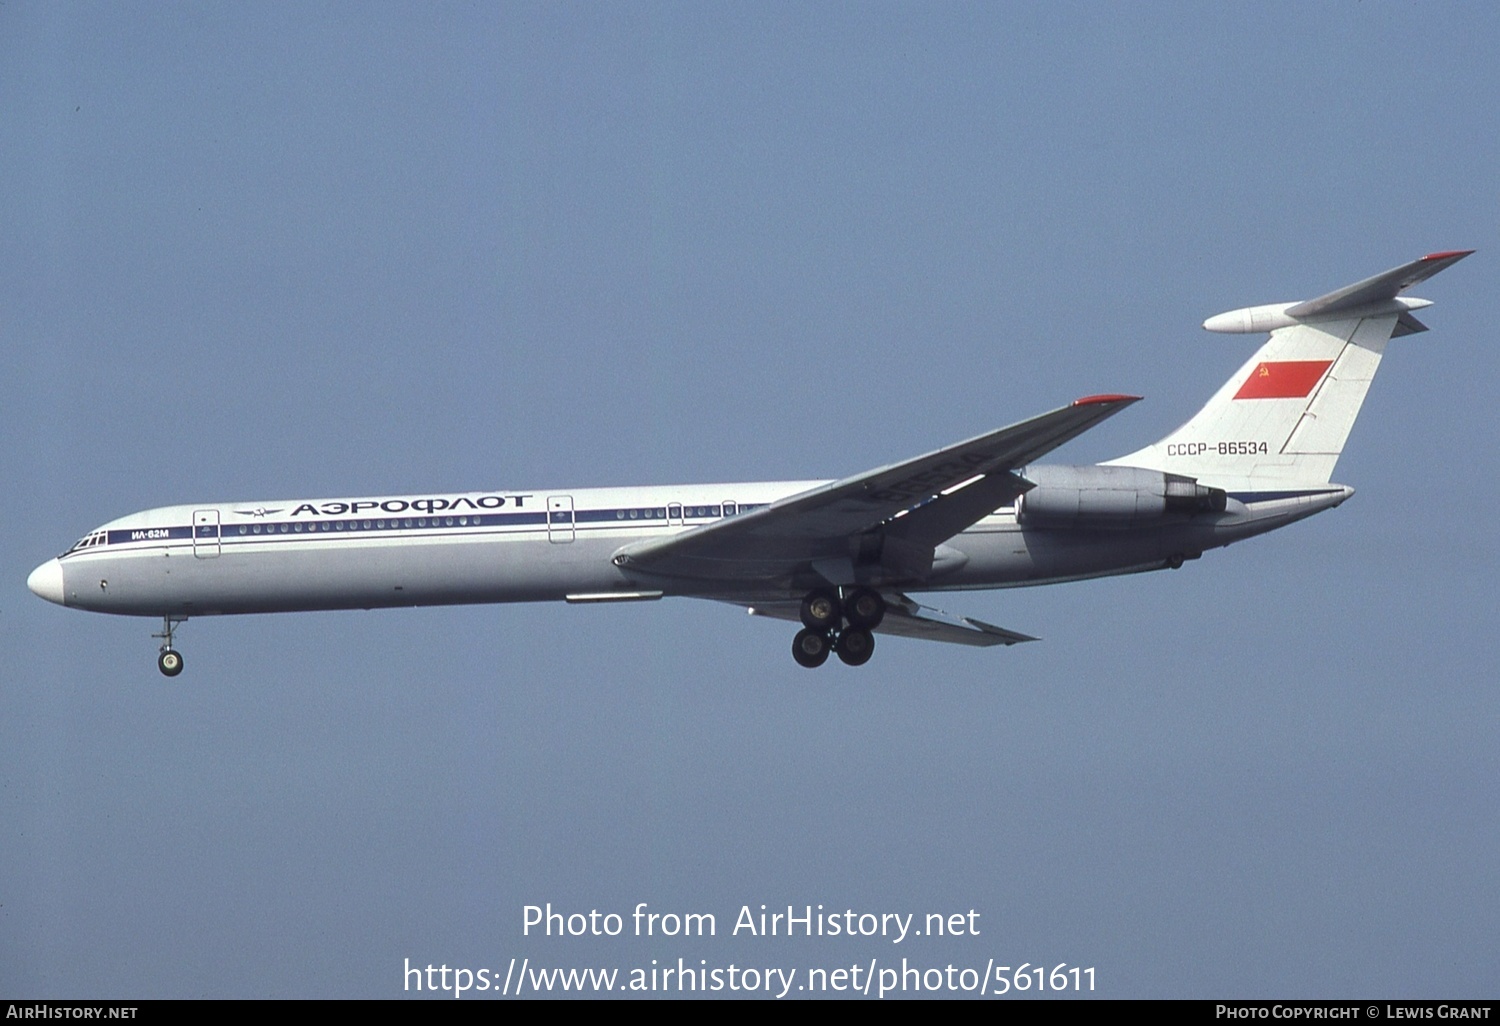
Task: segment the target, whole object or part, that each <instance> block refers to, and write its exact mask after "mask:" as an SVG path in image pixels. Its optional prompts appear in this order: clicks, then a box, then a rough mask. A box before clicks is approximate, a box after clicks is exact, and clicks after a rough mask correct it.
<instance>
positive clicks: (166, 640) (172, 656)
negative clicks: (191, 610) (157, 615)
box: [151, 616, 187, 677]
mask: <svg viewBox="0 0 1500 1026" xmlns="http://www.w3.org/2000/svg"><path fill="white" fill-rule="evenodd" d="M180 623H187V617H185V616H164V617H162V618H161V633H160V634H153V635H151V636H152V637H153V638H160V639H161V651H160V653H159V654H158V655H157V657H156V668H157V669H158V670H160V671H161V672H162V676H164V677H175V676H177V675H178V674H179V673H181V672H182V653H181V652H179V651H177V650H176V649H175V648H173V647H172V637H173V635H174V634H176V633H177V625H178V624H180Z"/></svg>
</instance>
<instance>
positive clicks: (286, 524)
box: [66, 503, 766, 555]
mask: <svg viewBox="0 0 1500 1026" xmlns="http://www.w3.org/2000/svg"><path fill="white" fill-rule="evenodd" d="M765 505H766V504H765V503H746V504H744V505H741V506H740V507H739V509H740V512H742V513H745V512H749V511H750V510H752V509H761V508H762V507H763V506H765ZM722 515H723V508H722V507H721V506H684V507H683V510H682V516H683V520H684V521H685V522H686V523H688V524H691V523H693V522H694V521H706V520H716V519H719V518H720V517H721V516H722ZM667 519H668V518H667V507H666V506H635V507H623V508H619V509H593V510H577V511H554V512H553V513H552V520H551V523H552V524H553V525H554V526H556V525H559V524H567V523H574V522H576V523H597V524H614V525H617V526H619V525H626V524H649V525H651V526H656V525H658V524H660V525H663V526H665V525H666V524H667ZM547 524H548V515H547V514H546V513H545V512H542V511H537V512H526V513H477V514H474V513H471V514H463V515H459V516H447V515H442V516H420V517H405V516H379V517H358V518H347V517H338V518H324V517H319V518H317V519H314V518H311V517H309V518H307V519H299V520H257V521H251V522H248V523H240V524H224V525H201V526H199V527H197V528H193V527H191V526H188V527H183V526H176V527H130V528H123V529H118V528H117V529H115V530H111V531H109V532H108V534H107V539H106V544H108V545H130V544H136V545H139V544H143V543H144V544H152V543H157V542H168V541H183V540H187V541H191V540H193V539H194V538H195V537H196V538H198V539H200V540H201V539H206V538H222V539H225V540H234V539H241V538H243V539H244V540H245V541H247V542H251V541H271V540H273V539H274V540H276V541H296V540H298V539H302V538H308V537H316V538H338V537H348V536H350V535H363V534H369V533H372V532H373V533H376V534H390V533H392V532H401V533H404V532H407V531H433V530H441V531H448V530H468V529H472V528H475V527H489V528H497V527H498V528H507V527H544V526H546V525H547ZM674 526H675V525H674ZM257 528H259V530H258V531H257V530H256V529H257ZM86 551H89V549H88V548H81V549H73V550H71V551H70V552H69V553H66V554H67V555H71V554H72V552H86Z"/></svg>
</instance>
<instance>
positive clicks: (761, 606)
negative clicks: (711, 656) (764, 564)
mask: <svg viewBox="0 0 1500 1026" xmlns="http://www.w3.org/2000/svg"><path fill="white" fill-rule="evenodd" d="M885 600H886V607H885V618H884V619H882V620H881V621H880V626H879V627H876V628H875V633H876V634H893V635H896V636H897V637H902V638H922V639H926V640H927V641H945V642H948V643H949V644H952V645H972V646H975V647H979V648H988V647H989V646H991V645H1015V644H1019V643H1020V642H1022V641H1036V640H1037V639H1036V638H1033V637H1032V636H1031V635H1029V634H1017V633H1016V632H1015V631H1008V630H1006V629H1005V628H1004V627H996V626H995V625H994V624H991V623H985V622H984V621H982V620H972V619H970V618H969V617H967V616H958V615H957V614H954V613H945V612H943V611H942V610H941V609H933V608H932V607H931V606H924V605H922V604H921V603H919V602H917V601H916V600H915V599H913V598H911V597H910V596H908V595H902V594H900V593H899V592H887V593H886V595H885ZM746 608H747V609H749V610H750V612H751V614H752V615H754V616H769V617H772V618H774V619H777V620H791V621H792V622H793V623H800V622H801V613H800V609H801V604H800V603H799V602H790V601H788V602H757V603H755V604H754V605H751V606H747V607H746Z"/></svg>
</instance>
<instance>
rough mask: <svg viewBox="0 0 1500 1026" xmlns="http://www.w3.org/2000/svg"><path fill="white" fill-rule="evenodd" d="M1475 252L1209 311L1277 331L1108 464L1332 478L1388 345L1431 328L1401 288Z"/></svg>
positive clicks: (1234, 322)
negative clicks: (1170, 425)
mask: <svg viewBox="0 0 1500 1026" xmlns="http://www.w3.org/2000/svg"><path fill="white" fill-rule="evenodd" d="M1468 253H1469V251H1461V252H1448V253H1434V254H1432V255H1431V256H1427V257H1423V258H1422V259H1421V260H1416V261H1413V262H1412V263H1409V264H1403V265H1402V266H1401V267H1397V268H1394V269H1393V270H1390V271H1387V272H1385V273H1384V274H1380V275H1376V276H1375V277H1373V278H1368V279H1365V280H1364V281H1361V282H1356V283H1355V284H1354V285H1350V286H1346V287H1345V288H1342V289H1339V290H1337V291H1335V292H1331V293H1328V294H1327V295H1325V296H1320V297H1318V298H1317V299H1311V300H1307V301H1306V302H1302V303H1295V304H1277V305H1274V306H1261V307H1249V308H1246V309H1244V310H1235V311H1231V312H1229V313H1224V314H1219V315H1218V316H1217V317H1211V318H1209V319H1208V320H1207V321H1205V322H1204V327H1205V328H1208V329H1209V330H1210V331H1227V332H1250V331H1267V330H1269V331H1270V332H1271V337H1270V339H1268V340H1267V341H1266V343H1265V344H1264V345H1262V346H1261V347H1260V350H1259V351H1258V352H1257V353H1256V354H1255V355H1254V356H1252V357H1251V358H1250V359H1249V360H1248V361H1247V362H1246V363H1245V365H1244V366H1242V367H1241V368H1240V369H1239V370H1238V371H1236V372H1235V374H1234V376H1233V377H1231V378H1230V379H1229V380H1228V381H1226V382H1225V383H1224V386H1223V387H1222V388H1220V389H1219V391H1218V392H1217V393H1215V394H1214V397H1213V398H1212V399H1210V400H1209V401H1208V403H1207V404H1206V405H1205V406H1204V407H1203V409H1201V410H1199V411H1198V413H1197V414H1196V415H1195V416H1194V417H1193V418H1192V419H1191V420H1189V421H1188V422H1187V423H1186V424H1184V425H1183V426H1182V427H1180V428H1178V429H1177V430H1176V431H1174V432H1172V433H1171V434H1170V435H1168V436H1167V437H1166V438H1163V439H1162V440H1161V441H1159V442H1156V443H1155V444H1153V445H1148V446H1147V447H1146V448H1144V449H1141V450H1139V451H1137V452H1133V453H1131V454H1130V455H1128V456H1122V457H1120V458H1119V459H1116V460H1110V461H1109V463H1110V464H1113V465H1119V466H1131V467H1146V468H1149V469H1152V470H1161V471H1166V472H1169V473H1174V474H1184V475H1187V476H1190V477H1194V478H1199V479H1202V480H1204V481H1205V482H1207V483H1210V484H1215V485H1219V486H1220V487H1231V488H1234V487H1245V488H1265V487H1273V488H1274V487H1281V486H1288V485H1309V484H1325V483H1327V482H1328V481H1330V480H1331V479H1332V475H1333V468H1334V465H1335V464H1336V463H1337V462H1338V458H1339V455H1340V453H1342V452H1343V450H1344V443H1345V442H1346V441H1347V440H1348V438H1349V431H1350V429H1351V428H1353V426H1354V420H1355V418H1356V417H1357V416H1359V410H1360V406H1361V405H1363V403H1364V401H1365V395H1366V394H1367V393H1368V392H1369V390H1370V382H1371V381H1373V380H1374V378H1375V371H1376V369H1377V368H1378V367H1379V366H1380V358H1381V356H1383V355H1384V353H1385V347H1386V343H1387V342H1388V341H1390V339H1391V337H1392V336H1393V335H1405V334H1411V333H1413V332H1415V331H1422V330H1425V326H1424V325H1422V324H1421V322H1420V321H1417V320H1416V318H1415V317H1413V316H1412V314H1411V312H1412V311H1413V310H1418V309H1421V308H1423V307H1426V306H1429V305H1431V304H1430V303H1428V302H1427V301H1426V300H1421V299H1408V298H1397V294H1398V293H1399V292H1400V291H1401V290H1403V289H1405V288H1407V287H1408V286H1409V285H1411V284H1414V283H1415V282H1417V281H1422V280H1425V279H1426V278H1429V277H1431V276H1432V275H1433V274H1436V273H1437V272H1438V271H1440V270H1442V269H1443V268H1444V267H1447V266H1449V265H1450V264H1453V263H1456V262H1457V261H1458V260H1461V259H1463V258H1464V257H1465V256H1467V255H1468Z"/></svg>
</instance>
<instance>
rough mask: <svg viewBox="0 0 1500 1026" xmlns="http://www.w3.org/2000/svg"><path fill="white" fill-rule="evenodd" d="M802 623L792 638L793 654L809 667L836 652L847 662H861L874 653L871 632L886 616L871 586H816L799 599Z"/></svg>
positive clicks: (855, 664)
mask: <svg viewBox="0 0 1500 1026" xmlns="http://www.w3.org/2000/svg"><path fill="white" fill-rule="evenodd" d="M801 612H802V626H803V629H802V630H800V631H798V632H797V636H796V637H795V638H793V639H792V658H793V659H795V660H797V665H799V666H805V667H807V668H808V669H813V668H814V667H818V666H822V665H823V664H824V663H826V662H827V661H828V653H829V652H837V653H838V657H839V659H840V661H842V662H843V663H844V665H846V666H863V665H864V664H865V663H867V662H869V661H870V656H871V655H873V654H874V653H875V636H874V635H873V634H871V633H870V632H871V631H872V630H874V629H875V628H876V627H878V626H880V621H881V620H882V619H884V618H885V599H884V598H882V597H881V594H880V592H878V591H876V590H875V589H874V588H865V587H858V588H849V589H847V590H846V589H839V590H838V591H835V590H833V589H831V588H815V589H813V590H812V591H810V592H808V593H807V594H806V595H805V596H803V599H802V610H801Z"/></svg>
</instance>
